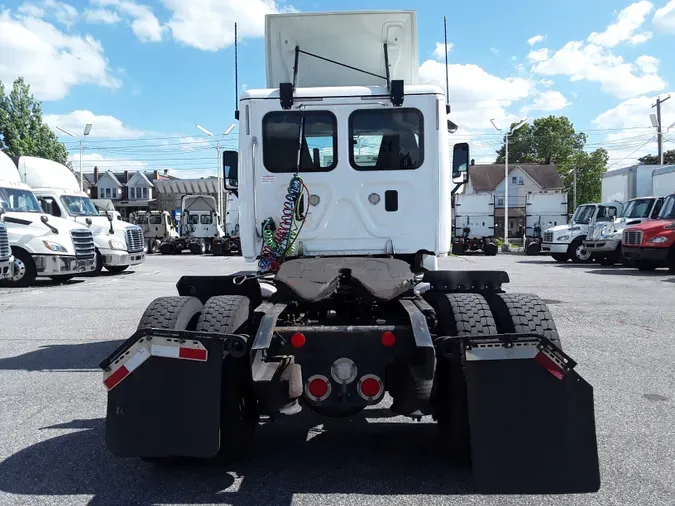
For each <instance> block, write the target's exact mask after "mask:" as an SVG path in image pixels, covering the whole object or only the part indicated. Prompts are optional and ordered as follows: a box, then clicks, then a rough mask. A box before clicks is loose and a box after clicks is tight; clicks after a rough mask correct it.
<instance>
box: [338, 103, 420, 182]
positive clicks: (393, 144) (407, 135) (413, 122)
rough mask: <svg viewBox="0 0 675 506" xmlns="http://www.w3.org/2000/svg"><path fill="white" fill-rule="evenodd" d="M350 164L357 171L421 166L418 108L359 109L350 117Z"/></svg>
mask: <svg viewBox="0 0 675 506" xmlns="http://www.w3.org/2000/svg"><path fill="white" fill-rule="evenodd" d="M349 163H350V164H351V166H352V167H353V168H354V169H356V170H413V169H417V168H419V167H420V166H421V165H422V163H424V117H423V115H422V113H421V112H420V111H419V110H418V109H413V108H396V109H362V110H359V111H354V112H353V113H352V114H351V115H350V116H349Z"/></svg>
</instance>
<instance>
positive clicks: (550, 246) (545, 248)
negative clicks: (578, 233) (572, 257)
mask: <svg viewBox="0 0 675 506" xmlns="http://www.w3.org/2000/svg"><path fill="white" fill-rule="evenodd" d="M569 247H570V245H569V244H565V243H558V242H542V243H541V252H542V253H548V254H551V253H560V254H564V253H567V249H568V248H569Z"/></svg>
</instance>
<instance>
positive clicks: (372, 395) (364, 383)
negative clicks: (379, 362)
mask: <svg viewBox="0 0 675 506" xmlns="http://www.w3.org/2000/svg"><path fill="white" fill-rule="evenodd" d="M358 389H359V394H360V395H361V397H363V398H364V399H366V400H368V401H371V400H373V399H377V398H378V397H379V396H380V395H382V392H383V391H384V388H383V385H382V380H380V378H378V377H377V376H375V375H374V374H367V375H366V376H363V377H362V378H361V380H360V381H359V386H358Z"/></svg>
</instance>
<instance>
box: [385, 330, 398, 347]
mask: <svg viewBox="0 0 675 506" xmlns="http://www.w3.org/2000/svg"><path fill="white" fill-rule="evenodd" d="M382 344H383V345H384V346H386V347H387V348H391V347H392V346H394V345H395V344H396V336H395V335H394V333H393V332H389V331H387V332H385V333H383V334H382Z"/></svg>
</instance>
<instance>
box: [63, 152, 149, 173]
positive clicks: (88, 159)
mask: <svg viewBox="0 0 675 506" xmlns="http://www.w3.org/2000/svg"><path fill="white" fill-rule="evenodd" d="M68 161H70V162H71V163H72V164H73V170H74V171H75V173H76V174H78V175H79V173H80V153H79V151H77V152H72V153H70V154H69V155H68ZM147 165H148V164H147V163H146V162H142V161H139V160H127V159H123V158H110V157H107V156H104V155H102V154H100V153H84V154H83V155H82V172H84V173H85V174H86V173H87V172H93V170H94V167H98V171H99V178H100V177H101V176H102V175H103V174H104V173H105V172H106V171H108V170H111V171H113V172H117V171H125V170H129V171H131V170H139V169H143V168H145V167H146V166H147Z"/></svg>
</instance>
